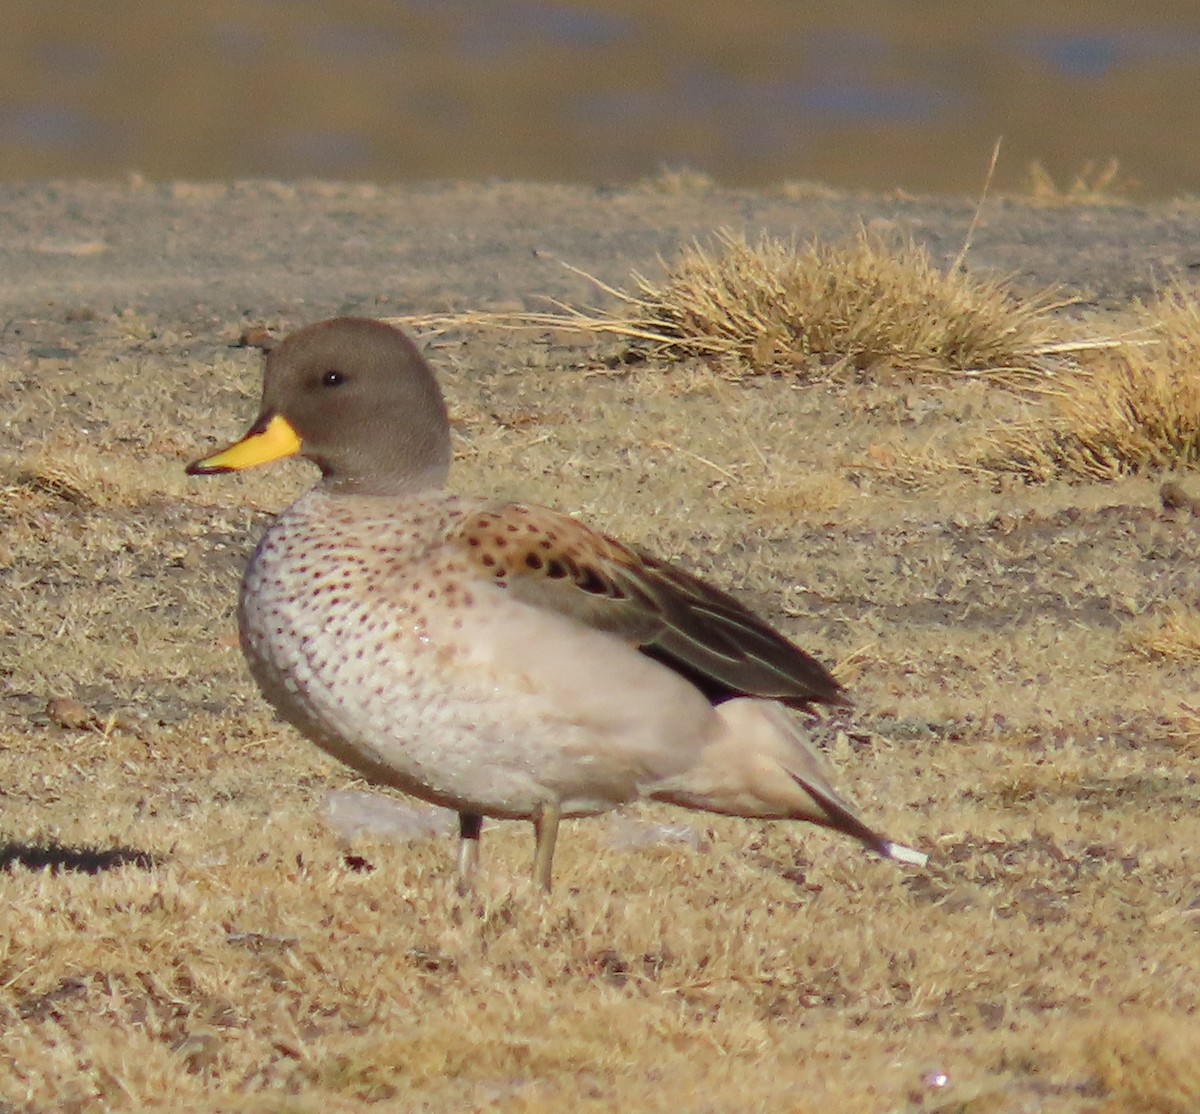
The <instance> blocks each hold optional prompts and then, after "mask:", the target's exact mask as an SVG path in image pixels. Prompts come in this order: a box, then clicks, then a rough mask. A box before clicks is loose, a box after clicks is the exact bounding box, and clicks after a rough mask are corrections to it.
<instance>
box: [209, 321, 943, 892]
mask: <svg viewBox="0 0 1200 1114" xmlns="http://www.w3.org/2000/svg"><path fill="white" fill-rule="evenodd" d="M296 453H300V454H302V455H303V456H305V457H307V458H308V459H309V460H311V461H312V462H313V463H314V464H316V465H317V466H318V467H319V468H320V469H321V481H320V482H319V483H318V484H317V485H316V487H314V488H313V489H312V490H311V491H310V492H308V494H306V495H304V496H302V497H301V498H300V499H298V500H297V501H296V502H295V503H293V504H292V505H291V506H290V507H289V508H288V509H287V510H286V511H284V512H283V514H281V515H280V516H279V518H278V519H277V520H276V521H275V523H274V524H273V525H272V526H271V527H270V529H268V530H267V532H266V533H265V534H264V535H263V537H262V540H261V541H260V542H259V544H258V548H257V549H256V550H255V552H254V556H253V557H252V558H251V560H250V564H249V566H248V567H247V569H246V575H245V579H244V581H243V584H242V592H241V601H240V606H239V609H238V621H239V627H240V630H241V643H242V649H243V650H244V652H245V655H246V659H247V661H248V662H249V664H250V670H251V672H252V673H253V675H254V678H255V680H256V681H257V682H258V684H259V686H260V687H261V688H262V691H263V693H264V694H265V695H266V697H267V699H268V700H269V701H270V702H271V703H272V704H273V705H274V706H275V707H276V709H278V711H279V712H280V714H281V715H282V716H283V717H284V718H285V719H286V720H288V721H289V722H290V723H292V724H293V725H295V726H296V727H297V728H298V729H299V730H300V731H301V732H302V733H303V734H304V735H306V736H308V738H310V739H311V740H312V741H313V742H315V743H316V744H317V745H318V746H320V747H322V748H323V749H324V750H326V751H328V752H329V753H330V754H332V755H333V756H334V757H336V758H339V759H341V760H342V761H343V762H345V763H346V764H347V765H348V766H350V767H352V768H353V769H355V770H357V771H358V772H359V773H360V774H362V775H363V776H365V777H366V778H368V779H370V780H371V781H375V782H378V783H380V784H383V785H390V786H394V787H395V788H397V789H401V790H403V791H404V792H406V793H410V794H412V795H413V796H415V797H419V798H421V799H422V800H426V801H432V802H434V803H436V804H439V805H444V806H446V807H448V808H452V809H455V810H456V811H457V812H458V814H459V818H460V829H461V834H462V842H461V844H460V851H459V872H460V878H461V879H462V881H463V884H466V883H468V882H469V880H470V878H471V876H472V875H473V873H474V870H475V867H476V864H477V862H478V847H479V842H478V841H479V833H480V826H481V817H483V816H492V817H501V818H506V819H522V820H531V821H532V822H533V825H534V829H535V832H536V838H537V849H536V853H535V856H534V877H535V879H536V880H537V881H538V882H539V883H540V884H541V885H542V886H544V887H546V888H548V887H549V885H550V876H551V865H552V859H553V855H554V843H555V837H556V834H557V830H558V823H559V820H560V818H562V817H564V816H585V815H589V814H593V813H598V812H603V811H605V810H607V809H611V808H616V807H618V806H620V805H623V804H626V803H628V802H630V801H636V800H638V799H640V798H650V799H653V800H658V801H668V802H670V803H672V804H677V805H682V806H684V807H685V808H694V809H704V810H707V811H710V812H718V813H725V814H729V815H733V816H746V817H762V818H770V819H789V820H807V821H810V822H812V823H815V824H820V825H823V826H825V827H828V828H833V829H836V830H837V831H841V832H845V833H847V834H849V835H852V836H854V837H855V838H857V839H859V840H861V841H862V842H863V843H864V844H866V845H867V846H868V847H869V848H871V849H872V850H874V851H876V852H877V853H879V854H880V855H883V856H886V857H888V858H892V859H896V860H899V861H902V862H915V863H923V862H924V859H925V856H924V855H922V854H920V853H919V852H916V851H912V850H910V849H909V848H906V847H902V846H900V845H899V844H895V843H892V842H891V841H889V840H887V839H885V838H884V837H883V836H881V835H879V834H878V833H877V832H875V831H873V830H872V829H871V828H870V827H868V826H867V825H866V824H865V823H864V822H863V821H862V820H861V819H860V818H859V816H858V815H857V813H856V812H855V811H854V809H853V808H852V807H851V805H849V804H848V803H847V802H846V801H845V800H844V799H843V798H842V797H840V796H839V795H838V794H837V792H836V791H835V790H834V788H833V787H832V785H831V784H830V780H829V777H828V775H827V773H826V770H825V766H824V763H823V762H822V760H821V759H820V757H819V756H818V754H817V753H816V751H815V750H814V749H813V748H812V747H811V746H810V745H809V743H808V742H807V741H806V739H805V737H804V734H803V732H802V730H801V728H800V727H799V726H798V725H797V724H796V723H794V722H793V721H792V719H791V717H790V716H789V714H788V712H787V711H786V710H785V707H784V705H788V706H790V707H795V708H804V707H807V706H809V705H811V704H817V703H822V704H846V703H848V701H847V700H846V698H845V696H844V694H843V692H842V688H841V686H840V685H839V684H838V683H837V681H835V680H834V678H833V677H832V676H831V675H830V673H829V672H828V671H827V670H826V669H825V668H824V667H823V666H822V665H821V664H820V663H818V662H817V661H816V660H814V659H813V658H812V657H810V656H809V655H808V654H806V653H805V652H804V651H803V650H800V649H798V648H797V647H796V646H794V645H793V644H792V643H791V642H789V641H788V640H787V639H786V638H784V637H783V636H782V635H781V634H779V633H778V632H776V631H775V630H773V629H772V628H771V627H770V626H768V625H767V624H766V623H764V622H763V621H762V620H760V619H758V618H757V617H756V616H754V615H753V614H751V613H750V612H749V611H748V610H747V609H746V608H745V607H743V606H742V605H741V604H740V603H738V602H737V601H736V600H735V599H733V597H731V596H729V595H727V594H726V593H724V592H722V591H720V590H719V589H717V588H714V587H712V586H711V585H709V584H706V583H705V582H704V581H702V580H700V579H698V578H696V577H694V576H691V575H690V574H688V573H686V572H683V571H682V570H680V569H677V568H673V567H672V566H670V565H667V564H664V563H663V562H661V561H658V560H656V559H654V558H653V557H650V556H648V555H646V554H644V553H642V552H640V551H638V550H635V549H631V548H630V547H628V546H626V545H623V544H622V543H621V542H618V541H616V540H614V539H613V538H610V537H608V536H606V535H604V534H601V533H599V532H597V531H596V530H593V529H591V528H589V527H587V526H585V525H583V524H582V523H580V522H577V521H576V520H575V519H573V518H569V517H567V516H566V515H563V514H560V513H558V512H556V511H552V510H548V509H546V508H544V507H539V506H532V505H528V504H524V503H506V502H499V501H493V500H488V499H470V498H462V497H458V496H453V495H447V494H445V493H444V492H443V491H442V485H443V483H444V482H445V479H446V476H447V473H448V471H449V467H450V429H449V424H448V422H447V418H446V407H445V403H444V401H443V399H442V393H441V390H440V389H439V387H438V384H437V381H436V379H435V378H434V375H433V372H432V370H431V369H430V367H429V365H428V364H427V363H426V362H425V360H424V358H423V357H422V356H421V354H420V352H418V350H417V348H416V346H415V345H414V344H413V343H412V341H411V340H409V339H408V337H407V336H405V335H404V334H403V333H402V332H400V331H399V330H398V329H395V328H392V327H391V326H390V325H387V324H385V323H383V322H380V321H372V320H368V319H365V318H349V317H347V318H337V319H335V320H331V321H323V322H320V323H319V324H316V325H310V326H308V327H307V328H303V329H300V330H299V331H298V332H296V333H293V334H292V335H291V336H289V337H288V338H287V339H286V340H284V341H283V342H282V343H281V344H280V345H279V346H278V347H276V348H275V349H274V350H273V351H271V352H270V353H269V355H268V356H267V361H266V372H265V377H264V383H263V401H262V409H261V412H260V414H259V416H258V419H257V420H256V421H255V423H254V425H253V426H252V427H251V428H250V431H249V432H248V433H247V434H246V436H245V437H244V438H243V439H242V440H241V441H239V442H237V443H236V444H235V445H233V446H231V447H230V448H228V449H225V450H224V451H222V452H218V453H216V454H215V455H213V456H210V457H207V458H206V459H204V460H200V461H197V462H196V463H194V464H191V465H189V467H188V471H189V472H190V473H192V474H193V475H203V474H209V473H214V472H226V471H232V470H237V469H241V468H248V467H251V466H253V465H256V464H264V463H266V462H268V461H272V460H277V459H279V458H281V457H285V456H291V455H293V454H296Z"/></svg>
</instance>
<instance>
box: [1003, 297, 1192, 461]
mask: <svg viewBox="0 0 1200 1114" xmlns="http://www.w3.org/2000/svg"><path fill="white" fill-rule="evenodd" d="M1142 319H1143V324H1144V330H1143V333H1144V340H1143V342H1142V343H1138V344H1136V345H1126V346H1122V347H1120V348H1115V349H1105V350H1101V351H1097V352H1094V353H1093V354H1092V355H1091V356H1090V357H1089V358H1088V360H1087V363H1086V365H1085V367H1084V368H1082V369H1080V370H1079V371H1078V372H1076V373H1075V374H1071V375H1067V376H1064V377H1063V378H1062V380H1061V382H1060V384H1059V387H1058V389H1057V390H1056V391H1054V392H1051V393H1049V394H1047V396H1046V405H1045V407H1043V409H1042V411H1041V412H1040V413H1038V414H1037V415H1035V416H1034V417H1033V418H1032V419H1030V420H1029V421H1027V422H1024V423H1021V424H1018V425H1016V426H1014V427H1013V428H1012V429H1009V430H1005V431H1003V432H1002V433H1001V434H999V435H998V438H997V444H996V448H997V452H996V453H995V454H994V455H993V456H992V458H991V460H990V463H991V465H992V466H994V467H995V468H997V469H998V470H1011V471H1014V472H1016V473H1018V474H1019V475H1022V476H1024V477H1026V478H1028V479H1030V480H1034V481H1045V480H1048V479H1052V478H1055V477H1058V476H1072V477H1076V478H1079V479H1096V480H1111V479H1113V478H1115V477H1117V476H1121V475H1128V474H1133V473H1137V472H1142V471H1155V470H1158V471H1161V470H1167V469H1172V468H1179V469H1192V468H1195V467H1197V466H1198V465H1200V302H1197V300H1196V298H1195V297H1194V296H1193V295H1191V294H1190V293H1187V292H1185V291H1183V290H1180V289H1175V290H1171V291H1168V292H1167V293H1166V294H1164V295H1163V296H1162V297H1161V298H1160V299H1158V301H1157V302H1155V303H1154V304H1152V305H1151V306H1149V307H1147V308H1145V309H1144V310H1143V311H1142Z"/></svg>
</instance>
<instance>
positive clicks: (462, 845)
mask: <svg viewBox="0 0 1200 1114" xmlns="http://www.w3.org/2000/svg"><path fill="white" fill-rule="evenodd" d="M482 830H483V817H482V816H479V815H478V814H477V813H474V812H460V813H459V814H458V892H459V893H460V894H468V893H470V892H471V890H472V889H473V888H474V886H475V874H476V872H477V871H478V870H479V833H480V832H481V831H482Z"/></svg>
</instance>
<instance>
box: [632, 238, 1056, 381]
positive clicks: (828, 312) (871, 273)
mask: <svg viewBox="0 0 1200 1114" xmlns="http://www.w3.org/2000/svg"><path fill="white" fill-rule="evenodd" d="M634 280H635V283H636V292H635V293H634V294H632V295H624V296H623V297H624V301H625V304H626V307H627V312H628V316H629V320H630V323H631V324H632V325H634V326H635V327H636V328H638V329H640V330H642V331H644V332H646V333H648V334H654V335H657V336H658V337H661V338H662V340H661V343H660V345H659V347H658V350H657V351H656V353H655V354H656V355H657V356H659V357H660V358H671V359H682V358H688V357H693V356H700V357H707V358H710V359H712V358H715V359H716V360H718V361H719V362H720V363H721V364H722V366H723V367H724V368H725V369H726V371H727V372H728V373H730V374H731V375H733V376H734V377H736V378H742V377H747V376H753V375H773V374H779V375H790V376H797V377H799V378H801V379H808V380H812V379H838V378H843V379H853V378H879V377H887V376H889V375H895V374H899V375H901V376H912V375H916V374H922V373H930V372H942V373H947V372H951V373H952V372H960V373H963V372H965V373H973V374H983V373H1008V374H1013V373H1017V374H1020V373H1026V374H1036V369H1035V366H1034V365H1035V361H1036V357H1037V355H1038V353H1039V351H1040V349H1041V346H1043V345H1044V344H1045V343H1046V342H1047V341H1048V340H1049V337H1050V325H1049V309H1050V306H1051V304H1050V300H1049V297H1048V296H1047V297H1045V298H1042V299H1032V300H1030V301H1026V302H1018V301H1016V300H1015V299H1014V298H1012V297H1011V296H1010V295H1009V294H1008V292H1007V291H1006V290H1005V288H1004V286H1003V285H1002V284H1000V283H995V282H988V281H981V280H979V279H976V278H972V277H969V276H967V275H965V274H963V273H962V272H961V271H958V270H950V271H948V272H942V271H940V270H939V269H938V268H937V267H936V266H935V265H934V263H933V261H932V259H931V258H930V256H929V253H928V252H927V251H926V249H925V248H924V247H921V246H919V245H917V244H915V243H912V242H911V241H910V242H907V243H903V244H901V245H900V246H898V247H892V246H890V245H888V244H886V243H885V242H884V241H883V240H882V239H881V238H879V237H877V236H873V235H871V234H869V233H868V232H866V231H863V232H861V233H860V234H859V235H858V237H856V238H855V239H854V240H852V241H850V242H848V243H845V244H833V245H826V244H821V243H816V242H814V243H809V244H804V245H797V244H795V243H788V242H785V241H783V240H779V239H776V238H774V237H771V236H767V235H763V236H760V237H759V238H758V240H756V241H754V242H751V241H749V240H747V239H746V238H745V237H742V236H738V235H735V234H734V233H732V232H729V231H722V232H720V233H719V234H718V235H717V237H716V243H715V247H714V248H707V247H704V246H703V245H701V244H698V243H697V244H693V245H692V246H691V247H690V248H688V249H687V250H686V251H685V252H684V253H683V256H682V258H681V259H680V261H679V262H678V263H677V264H676V265H675V266H674V267H673V268H671V269H670V270H669V271H668V273H667V276H666V278H665V279H664V280H662V281H661V282H653V281H651V280H650V279H647V278H646V277H644V276H642V275H639V274H636V273H635V275H634Z"/></svg>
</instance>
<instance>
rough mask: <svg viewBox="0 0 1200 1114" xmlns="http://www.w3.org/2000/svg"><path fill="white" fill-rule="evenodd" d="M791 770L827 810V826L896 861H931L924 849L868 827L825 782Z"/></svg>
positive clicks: (914, 863) (912, 863) (913, 863)
mask: <svg viewBox="0 0 1200 1114" xmlns="http://www.w3.org/2000/svg"><path fill="white" fill-rule="evenodd" d="M788 773H790V774H791V776H792V780H793V781H795V782H796V784H797V785H799V786H800V788H801V789H803V790H804V791H805V792H806V793H807V794H808V795H809V796H810V797H812V799H813V800H814V801H816V802H817V804H819V805H820V806H821V808H822V809H823V810H824V811H825V813H826V815H827V816H828V818H829V819H828V820H827V821H826V822H825V827H827V828H832V829H833V830H834V831H839V832H844V833H845V834H846V835H850V836H853V837H854V838H855V839H857V840H859V841H861V842H862V843H864V844H866V846H867V847H869V848H870V849H871V850H872V851H874V852H875V853H876V854H877V855H879V856H880V857H881V858H884V859H891V860H892V862H895V863H910V864H911V865H913V866H924V865H925V864H926V863H927V862H928V861H929V856H928V855H926V854H924V852H921V851H914V850H913V849H912V848H911V847H905V846H904V844H902V843H893V842H892V841H891V840H890V839H885V838H884V837H883V836H881V835H880V834H879V833H878V832H877V831H875V829H874V828H870V827H868V826H867V825H866V824H864V823H863V821H861V820H860V819H859V818H858V817H857V816H855V814H854V813H853V812H851V811H850V809H849V808H847V807H846V805H845V804H844V803H843V802H842V801H841V800H839V799H838V798H837V797H836V796H834V795H833V794H832V792H831V791H830V790H829V789H828V788H827V787H826V786H824V785H819V784H816V783H815V782H814V781H812V780H809V779H806V778H803V777H801V776H800V775H799V774H796V773H794V772H793V771H791V770H789V771H788Z"/></svg>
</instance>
